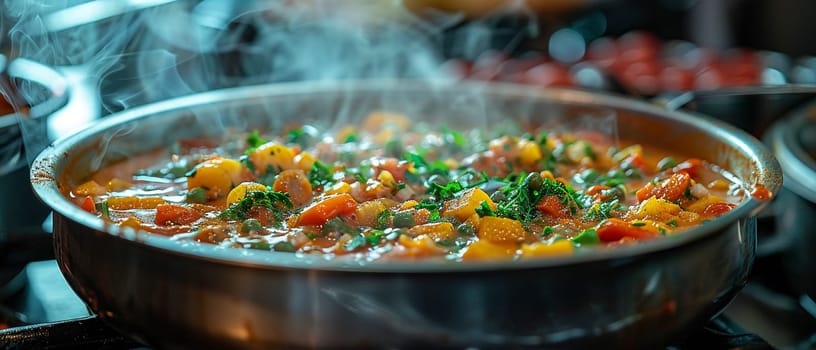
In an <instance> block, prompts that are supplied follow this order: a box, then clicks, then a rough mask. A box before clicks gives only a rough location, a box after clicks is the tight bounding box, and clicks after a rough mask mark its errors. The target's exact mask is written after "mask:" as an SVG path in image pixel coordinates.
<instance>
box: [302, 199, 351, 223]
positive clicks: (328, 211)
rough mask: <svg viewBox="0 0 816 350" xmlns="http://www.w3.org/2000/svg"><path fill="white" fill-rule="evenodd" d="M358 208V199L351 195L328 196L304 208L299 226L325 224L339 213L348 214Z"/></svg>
mask: <svg viewBox="0 0 816 350" xmlns="http://www.w3.org/2000/svg"><path fill="white" fill-rule="evenodd" d="M356 208H357V201H355V200H354V198H353V197H352V196H351V195H348V194H338V195H334V196H330V197H326V198H324V199H322V200H320V201H318V202H316V203H314V204H312V205H310V206H308V207H306V208H305V209H303V212H301V213H300V216H299V217H298V221H297V225H298V226H311V225H323V224H325V223H326V221H329V219H331V218H334V217H337V216H339V215H348V214H351V213H353V212H354V210H355V209H356Z"/></svg>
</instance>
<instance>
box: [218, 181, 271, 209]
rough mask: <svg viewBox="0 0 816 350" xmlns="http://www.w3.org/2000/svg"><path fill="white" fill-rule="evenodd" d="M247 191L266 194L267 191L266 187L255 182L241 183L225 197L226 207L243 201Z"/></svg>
mask: <svg viewBox="0 0 816 350" xmlns="http://www.w3.org/2000/svg"><path fill="white" fill-rule="evenodd" d="M248 191H263V192H267V191H269V189H268V188H267V187H266V185H263V184H259V183H257V182H242V183H241V184H239V185H238V186H235V188H233V189H232V190H231V191H230V192H229V195H227V206H230V205H232V204H233V203H235V202H238V201H240V200H242V199H244V197H246V193H247V192H248Z"/></svg>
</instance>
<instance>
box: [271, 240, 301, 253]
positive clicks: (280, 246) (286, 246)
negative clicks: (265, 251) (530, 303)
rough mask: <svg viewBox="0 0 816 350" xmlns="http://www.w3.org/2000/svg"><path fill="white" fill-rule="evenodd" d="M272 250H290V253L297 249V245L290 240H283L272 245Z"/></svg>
mask: <svg viewBox="0 0 816 350" xmlns="http://www.w3.org/2000/svg"><path fill="white" fill-rule="evenodd" d="M272 250H274V251H276V252H288V253H294V252H295V251H297V249H295V245H294V244H292V243H291V242H288V241H281V242H278V243H275V245H274V246H272Z"/></svg>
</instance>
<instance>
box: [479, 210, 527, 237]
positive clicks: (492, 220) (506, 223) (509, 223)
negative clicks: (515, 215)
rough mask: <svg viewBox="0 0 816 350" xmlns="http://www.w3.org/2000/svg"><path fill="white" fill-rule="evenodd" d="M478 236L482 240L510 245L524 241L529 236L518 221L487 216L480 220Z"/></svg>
mask: <svg viewBox="0 0 816 350" xmlns="http://www.w3.org/2000/svg"><path fill="white" fill-rule="evenodd" d="M476 235H477V236H478V237H479V239H480V240H488V241H490V242H493V243H509V242H519V241H523V240H524V238H526V236H527V231H525V230H524V227H523V226H521V223H520V222H518V220H513V219H508V218H500V217H495V216H485V217H483V218H481V219H479V229H478V231H476Z"/></svg>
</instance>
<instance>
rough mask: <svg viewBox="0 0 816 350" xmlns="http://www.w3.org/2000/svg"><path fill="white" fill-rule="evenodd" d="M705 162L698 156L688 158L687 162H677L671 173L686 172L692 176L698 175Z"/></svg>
mask: <svg viewBox="0 0 816 350" xmlns="http://www.w3.org/2000/svg"><path fill="white" fill-rule="evenodd" d="M703 166H704V164H703V161H702V160H700V159H697V158H690V159H687V160H686V161H685V162H682V163H680V164H677V165H676V166H674V167H673V168H671V169H670V170H669V171H670V172H671V173H681V172H682V173H686V174H688V175H689V176H691V177H697V175H698V174H699V172H700V169H701V168H703Z"/></svg>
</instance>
